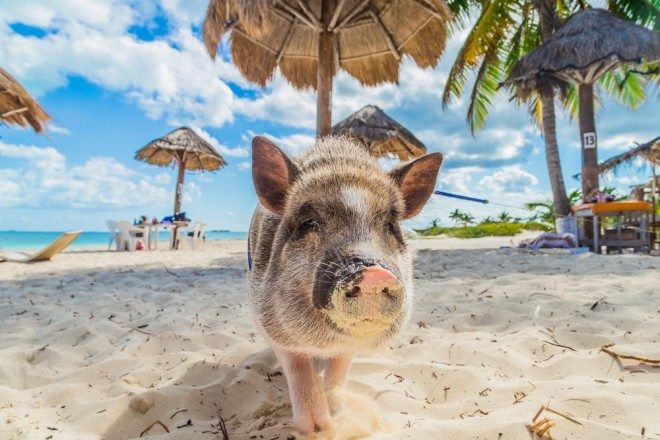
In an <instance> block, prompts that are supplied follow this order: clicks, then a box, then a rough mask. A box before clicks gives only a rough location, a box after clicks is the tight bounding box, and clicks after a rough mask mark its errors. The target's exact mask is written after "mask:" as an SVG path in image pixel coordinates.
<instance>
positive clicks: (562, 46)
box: [505, 9, 660, 197]
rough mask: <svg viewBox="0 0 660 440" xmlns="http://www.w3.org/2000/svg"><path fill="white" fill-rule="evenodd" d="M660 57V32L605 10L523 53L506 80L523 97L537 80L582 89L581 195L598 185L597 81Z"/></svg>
mask: <svg viewBox="0 0 660 440" xmlns="http://www.w3.org/2000/svg"><path fill="white" fill-rule="evenodd" d="M658 60H660V32H654V31H651V30H649V29H646V28H644V27H642V26H639V25H636V24H634V23H631V22H628V21H625V20H622V19H620V18H618V17H616V16H614V15H612V14H611V13H609V12H608V11H606V10H603V9H586V10H583V11H580V12H578V13H576V14H574V15H573V16H572V17H571V18H569V19H568V21H566V23H564V24H563V25H562V26H561V27H560V28H559V29H557V31H556V32H555V33H554V35H553V36H552V37H551V38H549V39H548V40H546V41H544V42H543V43H542V44H541V45H540V46H538V47H537V48H536V49H534V50H532V51H531V52H529V53H528V54H527V55H525V56H524V57H522V58H521V59H520V61H518V63H516V65H515V66H514V67H513V69H512V71H511V75H510V76H509V78H507V80H506V81H505V83H509V84H515V85H516V86H517V92H518V93H519V94H521V95H524V94H526V93H529V90H530V89H533V88H534V87H535V85H536V84H537V83H538V82H539V81H550V82H552V81H553V80H554V81H556V80H557V79H558V80H560V81H564V82H566V83H571V84H574V85H576V86H577V87H578V93H579V102H580V109H579V123H580V141H581V144H582V193H583V195H584V197H587V196H588V195H589V193H591V192H592V191H593V190H595V189H598V159H597V157H598V154H597V153H598V149H597V138H596V123H595V118H594V86H593V84H594V82H596V81H597V80H598V79H599V78H600V77H601V76H603V75H604V74H605V73H607V72H608V71H610V70H611V69H613V68H615V67H618V66H622V65H626V64H643V63H647V62H655V61H658Z"/></svg>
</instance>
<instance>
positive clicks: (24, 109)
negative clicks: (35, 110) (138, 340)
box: [0, 107, 28, 118]
mask: <svg viewBox="0 0 660 440" xmlns="http://www.w3.org/2000/svg"><path fill="white" fill-rule="evenodd" d="M27 110H28V108H27V107H21V108H15V109H14V110H9V111H8V112H6V113H3V114H1V115H0V118H8V117H9V116H12V115H15V114H17V113H23V112H26V111H27Z"/></svg>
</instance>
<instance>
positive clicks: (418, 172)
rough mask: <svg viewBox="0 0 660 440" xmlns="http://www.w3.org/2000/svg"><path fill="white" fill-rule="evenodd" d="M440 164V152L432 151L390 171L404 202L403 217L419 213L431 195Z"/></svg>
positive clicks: (406, 217)
mask: <svg viewBox="0 0 660 440" xmlns="http://www.w3.org/2000/svg"><path fill="white" fill-rule="evenodd" d="M440 165H442V153H432V154H427V155H426V156H422V157H420V158H419V159H417V160H414V161H412V162H410V163H407V164H405V165H403V166H400V167H398V168H395V169H393V170H392V171H390V177H392V179H394V181H395V182H396V184H397V185H399V188H400V189H401V193H402V194H403V199H404V200H405V203H406V208H405V212H404V213H403V218H404V219H408V218H410V217H414V216H416V215H417V214H419V212H420V211H421V210H422V208H423V207H424V205H425V204H426V201H427V200H428V199H429V197H431V194H433V190H434V189H435V179H436V178H437V177H438V170H439V169H440Z"/></svg>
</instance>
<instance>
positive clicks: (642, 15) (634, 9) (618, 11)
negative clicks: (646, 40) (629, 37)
mask: <svg viewBox="0 0 660 440" xmlns="http://www.w3.org/2000/svg"><path fill="white" fill-rule="evenodd" d="M607 8H608V9H609V11H610V12H611V13H613V14H614V15H618V16H619V17H621V18H623V19H625V20H628V21H632V22H634V23H637V24H639V25H641V26H644V27H647V28H649V29H653V30H656V31H657V30H660V29H659V26H660V20H659V19H660V5H659V4H658V1H657V0H608V1H607Z"/></svg>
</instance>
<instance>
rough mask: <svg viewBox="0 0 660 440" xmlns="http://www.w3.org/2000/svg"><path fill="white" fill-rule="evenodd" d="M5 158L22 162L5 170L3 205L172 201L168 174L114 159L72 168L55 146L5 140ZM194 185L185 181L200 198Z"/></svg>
mask: <svg viewBox="0 0 660 440" xmlns="http://www.w3.org/2000/svg"><path fill="white" fill-rule="evenodd" d="M0 157H6V158H10V159H13V160H16V161H18V162H19V164H18V166H15V167H13V168H0V182H1V183H0V188H1V190H2V198H1V199H0V206H2V207H40V208H44V207H71V208H77V209H95V208H103V207H111V208H114V207H144V206H164V205H165V204H166V203H168V202H169V201H170V200H171V199H172V188H170V185H169V183H170V181H171V178H170V177H169V176H168V175H167V174H166V173H159V174H157V175H156V176H154V177H150V176H145V175H143V174H141V173H137V172H136V171H134V170H132V169H130V168H128V167H126V166H125V165H124V164H122V163H120V162H117V161H116V160H115V159H113V158H109V157H92V158H90V159H89V160H87V161H86V162H85V163H83V164H82V165H75V166H69V165H68V164H67V163H66V159H65V157H64V156H63V155H62V154H61V153H60V152H59V151H57V150H56V149H54V148H52V147H47V148H40V147H35V146H30V145H13V144H6V143H4V142H0ZM199 196H200V189H199V187H198V186H196V185H195V184H194V183H191V184H188V185H186V197H187V198H188V199H189V200H192V199H196V198H199Z"/></svg>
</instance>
